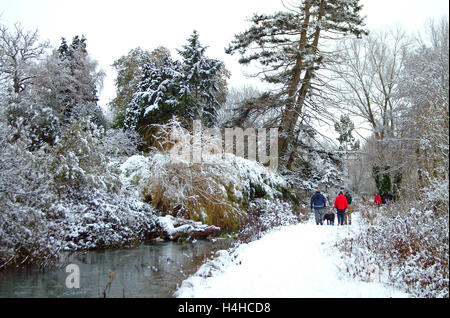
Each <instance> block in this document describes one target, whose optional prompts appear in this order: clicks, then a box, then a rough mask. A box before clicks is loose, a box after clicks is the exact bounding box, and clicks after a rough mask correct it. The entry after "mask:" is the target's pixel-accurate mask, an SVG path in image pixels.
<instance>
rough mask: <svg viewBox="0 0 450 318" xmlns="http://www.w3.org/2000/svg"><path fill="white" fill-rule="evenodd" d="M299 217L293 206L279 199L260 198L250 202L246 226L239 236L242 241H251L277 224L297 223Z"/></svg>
mask: <svg viewBox="0 0 450 318" xmlns="http://www.w3.org/2000/svg"><path fill="white" fill-rule="evenodd" d="M297 222H298V218H297V217H296V216H295V214H294V213H293V211H292V206H291V205H290V204H289V203H287V202H283V201H281V200H279V199H274V200H267V199H264V198H258V199H255V200H254V201H252V202H250V204H249V207H248V209H247V215H246V221H245V226H243V227H242V229H241V230H240V231H239V233H238V235H237V238H238V240H239V241H241V242H246V243H248V242H250V241H253V240H256V239H259V238H261V237H262V235H263V234H264V232H266V231H268V230H270V229H273V228H274V227H277V226H282V225H291V224H296V223H297Z"/></svg>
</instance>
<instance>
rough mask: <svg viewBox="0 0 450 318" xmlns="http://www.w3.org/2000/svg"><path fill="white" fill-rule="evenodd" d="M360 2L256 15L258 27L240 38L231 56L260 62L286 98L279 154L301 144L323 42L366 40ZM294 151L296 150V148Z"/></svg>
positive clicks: (316, 1)
mask: <svg viewBox="0 0 450 318" xmlns="http://www.w3.org/2000/svg"><path fill="white" fill-rule="evenodd" d="M361 9H362V6H361V5H360V4H359V1H358V0H303V1H298V2H297V5H296V6H295V7H293V8H291V9H290V10H289V12H277V13H275V14H271V15H266V14H255V15H254V16H253V17H252V18H251V19H250V22H252V23H253V25H252V26H251V27H250V28H249V29H248V30H246V31H245V32H243V33H240V34H238V35H236V37H235V39H234V40H233V41H232V43H231V44H230V46H229V47H228V48H227V49H226V53H229V54H233V53H234V52H239V53H240V54H241V59H240V60H239V62H240V63H242V64H249V63H251V62H257V63H259V65H260V66H261V68H262V71H261V72H260V74H261V75H262V79H263V80H265V81H267V82H269V83H273V84H277V85H278V87H280V91H281V94H282V95H283V96H284V100H285V102H284V105H283V109H282V116H281V118H280V129H281V133H280V143H279V145H280V155H281V156H284V155H286V154H287V152H288V151H289V148H290V146H291V144H292V143H293V142H294V141H295V140H296V139H297V133H296V132H297V131H298V130H297V129H296V126H297V123H298V119H299V118H300V116H301V114H302V112H303V109H304V105H305V101H306V99H307V98H308V96H312V94H313V79H314V76H315V74H316V73H317V71H318V70H319V69H320V68H321V67H323V63H324V62H325V61H324V58H325V57H326V54H325V53H324V52H323V51H322V50H320V49H319V45H320V43H321V40H322V39H323V38H324V37H325V36H326V37H327V38H330V37H329V35H331V34H333V37H334V38H337V36H339V35H343V36H344V35H347V34H354V35H356V36H358V37H359V36H362V35H363V34H366V33H367V32H366V31H365V30H364V29H362V26H363V18H361V17H360V12H361ZM336 35H337V36H336ZM291 151H295V149H291Z"/></svg>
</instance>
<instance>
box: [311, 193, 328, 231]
mask: <svg viewBox="0 0 450 318" xmlns="http://www.w3.org/2000/svg"><path fill="white" fill-rule="evenodd" d="M310 204H311V209H314V215H315V217H316V224H317V225H319V224H320V225H323V211H324V210H325V207H326V206H327V199H326V198H325V196H324V195H323V194H322V193H321V192H320V189H319V188H318V189H317V191H316V193H314V194H313V196H312V197H311V202H310Z"/></svg>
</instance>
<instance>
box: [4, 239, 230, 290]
mask: <svg viewBox="0 0 450 318" xmlns="http://www.w3.org/2000/svg"><path fill="white" fill-rule="evenodd" d="M230 246H231V242H230V241H229V240H216V241H215V242H210V241H197V242H195V243H187V244H178V243H173V242H158V243H153V244H144V245H142V246H140V247H138V248H134V249H117V250H100V251H88V252H77V253H74V254H72V255H68V256H66V257H65V259H64V260H63V261H61V262H60V263H59V264H57V265H56V266H55V267H52V268H50V269H47V270H45V271H42V270H39V269H37V268H36V267H34V266H28V267H24V268H19V269H15V268H13V269H8V270H5V271H2V272H0V297H52V298H53V297H85V298H87V297H89V298H92V297H104V296H105V295H106V297H171V296H172V293H173V292H174V291H175V290H176V288H177V285H179V284H181V282H182V281H183V280H184V279H185V278H187V277H188V276H189V275H191V274H193V273H194V272H195V271H196V270H197V269H198V267H199V266H200V265H201V264H202V263H203V262H204V260H205V258H208V257H211V256H212V255H213V254H214V253H215V251H217V250H220V249H226V248H228V247H230ZM68 264H76V265H78V266H79V269H80V288H79V289H76V288H73V289H69V288H67V287H66V285H65V281H66V277H67V276H68V275H69V273H66V271H65V266H66V265H68ZM109 270H111V271H112V272H114V280H113V281H112V283H111V284H110V288H109V290H108V289H107V288H106V287H107V284H108V271H109Z"/></svg>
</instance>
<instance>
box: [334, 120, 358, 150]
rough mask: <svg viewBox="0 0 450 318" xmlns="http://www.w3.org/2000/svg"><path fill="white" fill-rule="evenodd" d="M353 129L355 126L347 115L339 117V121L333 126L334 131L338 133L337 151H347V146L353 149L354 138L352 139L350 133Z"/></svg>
mask: <svg viewBox="0 0 450 318" xmlns="http://www.w3.org/2000/svg"><path fill="white" fill-rule="evenodd" d="M354 129H355V124H353V121H352V120H351V119H350V116H349V115H348V114H346V115H341V118H340V121H339V122H336V123H335V124H334V130H336V132H338V133H339V137H338V138H337V140H338V141H339V144H340V145H339V149H340V150H345V151H348V150H349V149H348V146H350V148H351V149H354V148H355V146H354V145H355V144H356V143H354V141H355V137H353V135H352V132H353V130H354Z"/></svg>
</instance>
